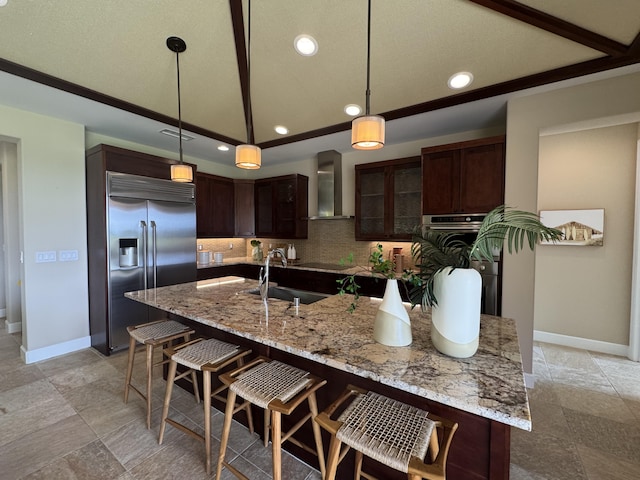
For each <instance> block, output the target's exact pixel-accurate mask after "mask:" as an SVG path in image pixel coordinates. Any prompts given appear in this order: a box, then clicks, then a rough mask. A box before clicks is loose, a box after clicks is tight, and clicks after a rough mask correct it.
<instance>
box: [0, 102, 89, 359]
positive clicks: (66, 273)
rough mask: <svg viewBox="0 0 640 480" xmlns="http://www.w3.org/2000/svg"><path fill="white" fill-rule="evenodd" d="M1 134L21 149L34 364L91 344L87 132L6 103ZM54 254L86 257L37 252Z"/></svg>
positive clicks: (25, 298)
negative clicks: (55, 255)
mask: <svg viewBox="0 0 640 480" xmlns="http://www.w3.org/2000/svg"><path fill="white" fill-rule="evenodd" d="M0 136H5V137H10V138H13V139H15V142H16V144H17V145H18V150H17V167H18V172H17V181H18V195H19V203H20V213H19V215H20V217H21V218H20V222H19V225H20V228H21V235H20V242H21V245H20V248H21V249H22V250H23V252H24V264H23V272H24V277H23V281H22V303H23V305H22V314H23V338H22V342H23V343H22V347H23V354H24V355H25V356H26V357H27V360H29V359H31V360H33V359H37V358H38V355H39V352H42V349H46V348H47V347H51V346H54V345H66V346H67V347H69V348H71V349H74V348H75V349H77V348H80V347H79V346H80V345H84V346H87V345H88V335H89V321H88V291H87V233H86V232H87V227H86V208H85V203H86V202H85V180H84V156H85V149H84V127H83V126H82V125H78V124H73V123H69V122H65V121H62V120H57V119H54V118H50V117H45V116H42V115H35V114H32V113H28V112H24V111H21V110H17V109H13V108H8V107H4V106H0ZM50 250H53V251H56V252H59V251H60V250H77V251H78V257H79V258H78V261H73V262H59V261H58V262H54V263H36V262H35V257H36V252H38V251H50ZM76 347H77V348H76ZM63 348H66V347H63ZM45 354H47V353H45Z"/></svg>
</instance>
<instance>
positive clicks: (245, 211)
mask: <svg viewBox="0 0 640 480" xmlns="http://www.w3.org/2000/svg"><path fill="white" fill-rule="evenodd" d="M233 183H234V201H235V205H234V206H235V214H236V218H235V236H236V237H255V235H256V219H255V197H254V183H255V182H254V181H253V180H234V181H233Z"/></svg>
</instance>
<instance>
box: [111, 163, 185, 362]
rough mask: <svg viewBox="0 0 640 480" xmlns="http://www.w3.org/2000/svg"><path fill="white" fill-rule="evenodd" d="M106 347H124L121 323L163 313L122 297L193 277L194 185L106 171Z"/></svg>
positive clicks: (124, 324) (160, 316)
mask: <svg viewBox="0 0 640 480" xmlns="http://www.w3.org/2000/svg"><path fill="white" fill-rule="evenodd" d="M106 200H107V207H108V208H107V225H108V249H107V255H108V259H107V262H108V265H109V279H108V285H107V289H108V305H107V312H106V315H107V329H108V332H107V338H108V348H109V350H110V351H116V350H120V349H122V348H126V347H127V346H128V344H129V336H128V334H127V330H126V327H127V326H129V325H135V324H140V323H144V322H147V321H153V320H157V319H160V318H164V317H166V314H165V313H164V312H161V311H160V310H156V309H153V308H150V307H147V306H145V305H143V304H141V303H138V302H134V301H131V300H129V299H127V298H125V297H124V293H125V292H128V291H132V290H142V289H152V288H154V287H162V286H165V285H173V284H177V283H184V282H190V281H195V280H196V272H197V269H196V255H195V252H196V214H195V186H194V185H193V184H191V183H177V182H171V181H169V180H160V179H155V178H149V177H141V176H136V175H128V174H122V173H114V172H107V199H106Z"/></svg>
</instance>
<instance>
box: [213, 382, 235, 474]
mask: <svg viewBox="0 0 640 480" xmlns="http://www.w3.org/2000/svg"><path fill="white" fill-rule="evenodd" d="M235 404H236V393H235V392H234V391H232V390H231V389H229V392H228V393H227V405H226V406H225V409H224V424H223V426H222V436H221V438H220V453H219V454H218V466H217V468H216V478H217V479H218V478H220V474H221V472H222V466H223V463H224V457H225V453H226V451H227V444H228V443H229V432H230V430H231V420H233V410H234V409H235Z"/></svg>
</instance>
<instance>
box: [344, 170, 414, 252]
mask: <svg viewBox="0 0 640 480" xmlns="http://www.w3.org/2000/svg"><path fill="white" fill-rule="evenodd" d="M355 168H356V224H355V228H356V231H355V236H356V240H386V239H394V240H410V239H411V234H412V232H413V229H414V228H415V227H416V226H417V225H420V223H421V214H420V202H421V196H422V191H421V188H420V187H421V185H420V184H421V175H420V172H421V169H420V157H409V158H399V159H396V160H388V161H385V162H375V163H367V164H363V165H356V167H355Z"/></svg>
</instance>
